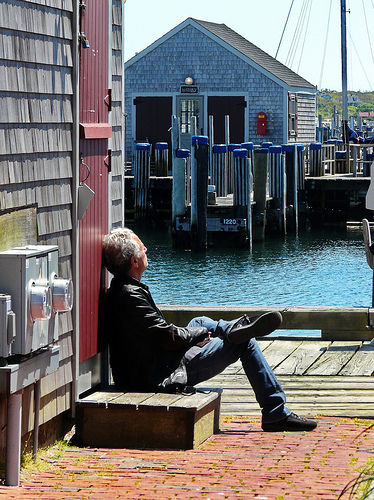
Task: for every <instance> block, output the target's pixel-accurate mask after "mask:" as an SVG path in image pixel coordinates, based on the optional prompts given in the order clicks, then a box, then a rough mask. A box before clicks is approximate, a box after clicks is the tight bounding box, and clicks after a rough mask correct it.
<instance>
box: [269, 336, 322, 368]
mask: <svg viewBox="0 0 374 500" xmlns="http://www.w3.org/2000/svg"><path fill="white" fill-rule="evenodd" d="M330 345H331V342H329V341H324V342H320V341H318V342H315V341H313V340H311V341H304V342H301V343H300V345H299V346H298V347H297V348H296V349H295V351H294V352H293V353H292V355H291V356H288V357H287V358H286V359H285V360H284V361H283V362H282V363H281V364H280V365H279V366H277V367H276V368H275V370H274V373H275V374H276V375H282V374H284V375H286V374H287V375H303V374H304V373H305V372H306V371H307V369H308V368H309V367H310V366H311V365H312V364H314V363H315V362H316V361H317V360H318V359H319V358H320V357H321V356H322V355H323V354H324V353H325V352H326V350H327V348H328V347H329V346H330ZM265 356H266V354H265Z"/></svg>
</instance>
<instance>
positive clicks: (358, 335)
mask: <svg viewBox="0 0 374 500" xmlns="http://www.w3.org/2000/svg"><path fill="white" fill-rule="evenodd" d="M159 308H160V309H161V311H162V313H163V314H164V317H165V319H166V321H167V322H168V323H173V324H175V325H178V326H185V325H187V324H188V323H189V321H190V320H191V319H192V318H194V317H197V316H208V317H210V318H212V319H215V320H218V319H225V320H231V319H235V318H239V317H240V316H242V315H244V314H247V316H249V317H251V316H256V315H258V314H262V313H264V312H268V311H279V312H281V314H282V316H283V322H282V325H281V327H280V329H279V335H282V336H284V334H285V332H284V330H286V331H287V334H288V332H290V335H289V336H288V335H287V336H285V337H284V338H285V340H286V339H290V338H291V339H292V337H293V336H294V337H300V336H302V337H305V338H308V331H311V332H314V333H313V335H315V336H316V333H315V332H316V331H317V332H318V331H320V332H321V338H322V339H324V340H361V341H364V340H372V339H373V338H374V309H373V308H370V307H282V306H280V307H275V306H272V307H270V306H269V307H258V306H190V305H188V306H181V305H159ZM300 332H304V333H300ZM317 336H318V333H317ZM309 338H310V339H312V338H313V337H309ZM314 338H315V337H314Z"/></svg>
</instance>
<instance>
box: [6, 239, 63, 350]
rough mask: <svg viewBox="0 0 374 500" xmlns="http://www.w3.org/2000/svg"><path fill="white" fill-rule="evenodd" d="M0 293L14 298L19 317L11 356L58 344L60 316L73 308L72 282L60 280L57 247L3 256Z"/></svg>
mask: <svg viewBox="0 0 374 500" xmlns="http://www.w3.org/2000/svg"><path fill="white" fill-rule="evenodd" d="M0 293H3V294H9V295H11V298H12V310H13V312H14V314H15V317H16V335H15V338H14V341H13V343H12V347H11V354H12V355H14V354H21V355H25V354H29V353H30V352H33V351H36V350H38V349H40V348H41V347H44V346H46V345H49V344H52V343H53V342H54V341H56V340H57V338H58V321H57V314H58V312H60V311H67V310H70V309H71V307H72V283H71V280H61V279H59V278H58V247H57V246H55V245H35V246H28V247H19V248H12V249H11V250H7V251H5V252H0ZM61 295H64V297H63V299H61ZM62 302H63V305H62V306H60V305H59V304H61V303H62ZM54 305H56V306H55V307H54ZM0 334H1V332H0Z"/></svg>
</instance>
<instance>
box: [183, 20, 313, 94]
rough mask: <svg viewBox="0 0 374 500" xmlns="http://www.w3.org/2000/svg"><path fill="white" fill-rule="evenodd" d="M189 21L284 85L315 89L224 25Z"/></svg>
mask: <svg viewBox="0 0 374 500" xmlns="http://www.w3.org/2000/svg"><path fill="white" fill-rule="evenodd" d="M190 19H192V21H194V22H195V23H197V24H199V25H200V26H201V27H203V28H205V29H206V30H208V31H209V32H210V33H212V34H213V35H215V36H217V37H218V38H220V39H221V40H222V41H223V42H225V43H227V44H228V45H230V46H231V47H233V48H234V49H235V50H237V51H238V52H240V53H241V54H243V55H244V56H245V57H247V58H248V59H250V60H252V61H253V62H254V63H256V64H257V65H258V66H261V67H262V68H263V69H264V70H266V71H268V72H269V73H271V74H272V75H274V76H275V77H277V78H279V80H281V81H282V82H284V83H285V84H287V85H289V86H291V87H304V88H310V89H315V88H316V86H315V85H312V84H311V83H310V82H308V81H307V80H305V79H304V78H302V77H301V76H300V75H298V74H297V73H295V72H294V71H292V70H291V69H290V68H288V67H287V66H285V65H284V64H282V63H281V62H279V61H277V59H275V58H274V57H272V56H270V55H269V54H267V53H266V52H264V51H263V50H261V49H260V48H259V47H257V46H256V45H254V44H253V43H251V42H250V41H248V40H247V39H245V38H244V37H242V36H241V35H239V33H236V32H235V31H234V30H232V29H231V28H229V27H228V26H226V24H217V23H211V22H208V21H201V20H198V19H193V18H190Z"/></svg>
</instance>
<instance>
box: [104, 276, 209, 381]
mask: <svg viewBox="0 0 374 500" xmlns="http://www.w3.org/2000/svg"><path fill="white" fill-rule="evenodd" d="M103 323H104V329H105V332H106V336H107V340H108V342H109V351H110V364H111V367H112V373H113V379H114V383H115V385H116V386H117V387H118V388H121V389H130V390H160V388H165V389H166V388H167V386H168V385H172V384H173V383H174V382H175V374H179V375H178V376H179V381H180V382H181V383H182V385H183V383H186V382H187V381H186V377H185V369H184V368H183V367H184V364H185V363H186V362H187V361H188V360H189V359H192V358H193V357H194V356H196V355H197V354H198V353H199V351H200V347H199V346H198V344H201V343H204V341H206V340H208V339H209V334H208V331H207V329H206V328H188V327H186V328H180V327H177V326H175V325H173V324H167V323H166V321H165V319H164V318H163V316H162V313H161V311H159V309H158V308H157V306H156V304H155V303H154V301H153V298H152V296H151V294H150V292H149V290H148V287H147V285H145V284H143V283H141V282H139V281H137V280H135V279H133V278H131V277H129V276H115V277H114V278H113V279H112V282H111V284H110V288H109V289H108V291H107V293H106V296H105V303H104V322H103ZM181 370H182V372H184V376H182V378H180V376H181Z"/></svg>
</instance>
